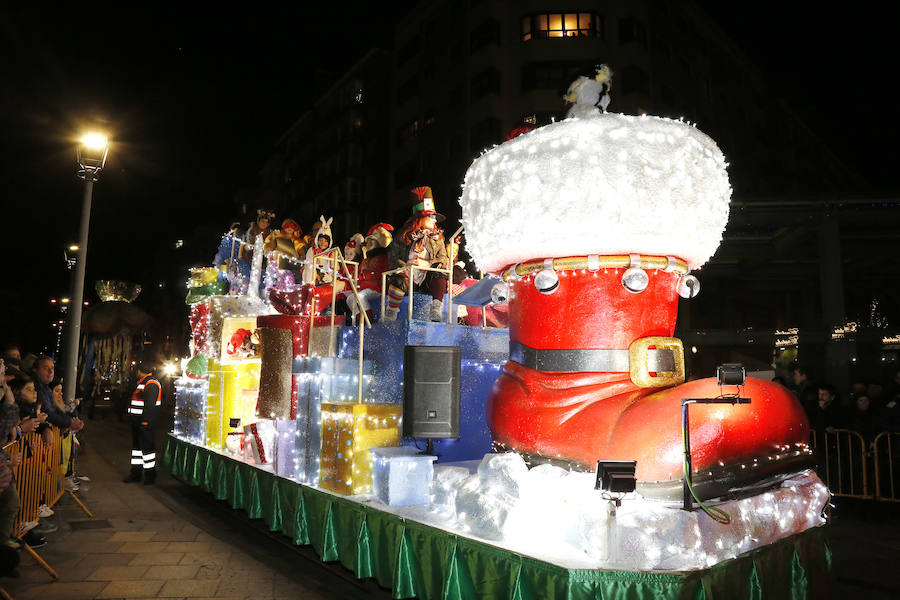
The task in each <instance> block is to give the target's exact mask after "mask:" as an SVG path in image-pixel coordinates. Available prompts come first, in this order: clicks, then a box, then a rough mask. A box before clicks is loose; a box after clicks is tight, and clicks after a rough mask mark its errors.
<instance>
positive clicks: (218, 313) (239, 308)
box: [195, 296, 265, 357]
mask: <svg viewBox="0 0 900 600" xmlns="http://www.w3.org/2000/svg"><path fill="white" fill-rule="evenodd" d="M207 302H208V303H209V309H208V313H209V314H208V316H207V327H208V330H207V334H206V345H207V348H206V354H208V355H209V356H216V357H218V356H220V352H221V351H220V348H219V346H220V342H221V340H222V327H223V326H224V324H225V319H228V318H252V317H254V316H255V315H258V314H259V313H260V312H262V311H264V310H265V306H264V305H263V303H262V301H260V300H259V299H258V298H250V297H248V296H210V298H209V300H207ZM195 306H196V305H195ZM247 329H250V330H251V331H253V330H254V329H256V327H255V326H254V327H252V328H249V327H248V328H247ZM232 333H233V332H232ZM230 337H231V335H230V334H229V338H230ZM225 343H226V344H227V343H228V339H227V338H226V340H225ZM197 350H198V351H199V349H197Z"/></svg>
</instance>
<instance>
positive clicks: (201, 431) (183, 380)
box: [173, 377, 209, 444]
mask: <svg viewBox="0 0 900 600" xmlns="http://www.w3.org/2000/svg"><path fill="white" fill-rule="evenodd" d="M208 393H209V381H207V380H206V379H191V378H190V377H179V378H178V379H177V380H175V425H174V428H173V429H174V431H173V432H174V434H175V436H176V437H179V438H181V439H183V440H187V441H189V442H191V443H194V444H204V443H206V397H207V395H208Z"/></svg>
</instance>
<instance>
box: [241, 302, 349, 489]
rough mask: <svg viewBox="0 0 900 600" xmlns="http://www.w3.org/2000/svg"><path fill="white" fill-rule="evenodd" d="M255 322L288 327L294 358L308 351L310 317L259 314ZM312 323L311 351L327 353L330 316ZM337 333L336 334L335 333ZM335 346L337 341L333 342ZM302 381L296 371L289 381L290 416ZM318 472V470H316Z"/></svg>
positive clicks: (300, 394)
mask: <svg viewBox="0 0 900 600" xmlns="http://www.w3.org/2000/svg"><path fill="white" fill-rule="evenodd" d="M334 322H335V331H336V332H337V331H340V328H339V327H338V326H339V325H341V324H342V323H343V322H344V317H335V319H334ZM256 324H257V326H258V327H259V328H271V329H288V330H290V332H291V343H292V345H293V353H294V355H293V357H294V358H295V359H297V358H301V357H305V356H308V355H309V352H310V318H309V317H300V316H294V315H260V316H259V317H257V318H256ZM312 325H313V336H312V337H313V340H314V343H313V348H312V349H313V351H314V354H315V355H317V356H323V355H325V354H328V350H329V348H328V345H329V344H328V330H329V329H330V326H331V317H321V316H320V317H315V320H314V321H313V322H312ZM335 335H337V334H335ZM335 348H337V343H335ZM302 385H303V383H302V382H301V378H298V377H297V371H296V370H295V371H294V375H293V377H292V381H291V409H290V418H291V419H295V418H297V403H298V402H299V400H298V398H300V397H304V394H305V392H304V391H303V390H302ZM317 472H318V471H317Z"/></svg>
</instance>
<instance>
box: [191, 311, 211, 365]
mask: <svg viewBox="0 0 900 600" xmlns="http://www.w3.org/2000/svg"><path fill="white" fill-rule="evenodd" d="M190 324H191V343H192V345H193V350H194V353H195V354H200V353H203V354H207V355H208V354H209V346H208V345H207V342H208V338H207V336H208V334H209V300H206V301H204V302H198V303H197V304H194V305H193V306H191V315H190Z"/></svg>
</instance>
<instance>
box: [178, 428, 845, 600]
mask: <svg viewBox="0 0 900 600" xmlns="http://www.w3.org/2000/svg"><path fill="white" fill-rule="evenodd" d="M163 465H164V466H166V467H168V468H169V469H170V470H171V472H172V474H173V475H174V476H175V477H177V478H179V479H181V480H182V481H184V482H185V483H188V484H190V485H193V486H197V487H200V488H202V489H203V490H205V491H207V492H209V493H211V494H213V495H214V496H215V497H216V498H218V499H219V500H224V501H226V502H228V503H229V505H230V506H231V507H232V508H235V509H241V510H243V511H245V512H246V513H247V515H248V516H249V517H250V518H251V519H263V520H264V521H265V523H266V524H267V525H268V526H269V528H270V529H271V530H272V531H278V532H281V533H283V534H284V535H286V536H288V537H289V538H291V539H292V540H293V541H294V543H295V544H297V545H311V546H312V547H313V548H314V549H315V551H316V552H317V553H318V555H319V556H320V557H321V559H322V560H323V561H339V562H340V563H341V564H342V565H343V566H344V567H346V568H347V569H349V570H351V571H353V573H355V574H356V576H357V577H358V578H360V579H362V578H374V579H375V580H376V581H377V582H378V583H379V584H380V585H382V586H384V587H386V588H389V589H390V590H391V591H392V592H393V596H394V598H422V599H425V600H472V599H476V598H477V599H497V600H552V599H566V600H600V599H603V600H614V599H615V600H619V599H621V600H633V599H634V600H638V599H644V598H685V599H692V600H693V599H698V600H699V599H707V600H712V599H720V598H721V599H728V600H734V599H738V598H760V599H763V598H764V599H766V600H768V599H770V598H785V599H792V600H799V599H802V598H811V599H812V598H816V599H818V598H829V597H831V590H832V587H833V581H832V578H831V552H830V550H829V548H828V545H827V541H826V535H825V531H826V530H825V527H816V528H813V529H810V530H808V531H805V532H803V533H801V534H798V535H794V536H792V537H789V538H785V539H783V540H780V541H778V542H776V543H774V544H771V545H769V546H766V547H764V548H761V549H759V550H755V551H753V552H750V553H748V554H745V555H743V556H740V557H738V558H735V559H732V560H728V561H725V562H722V563H719V564H717V565H715V566H713V567H710V568H708V569H704V570H701V571H691V572H684V573H647V572H632V571H605V570H589V569H566V568H564V567H560V566H557V565H552V564H549V563H546V562H543V561H540V560H537V559H534V558H529V557H527V556H523V555H521V554H516V553H515V552H512V551H509V550H504V549H501V548H497V547H494V546H491V545H489V544H485V543H482V542H477V541H474V540H471V539H467V538H465V537H462V536H458V535H455V534H453V533H449V532H447V531H443V530H440V529H436V528H434V527H431V526H429V525H423V524H421V523H417V522H415V521H410V520H408V519H405V518H403V517H398V516H396V515H392V514H390V513H386V512H382V511H380V510H377V509H376V508H373V507H371V506H366V505H363V504H359V503H357V502H353V501H351V500H348V499H346V498H342V497H340V496H336V495H334V494H331V493H328V492H324V491H321V490H318V489H315V488H311V487H308V486H305V485H302V484H299V483H297V482H294V481H291V480H288V479H284V478H282V477H279V476H277V475H275V474H273V473H268V472H266V471H263V470H260V469H257V468H256V467H254V466H252V465H248V464H246V463H244V462H241V461H238V460H235V459H233V458H230V457H227V456H224V455H222V454H219V453H218V452H215V451H212V450H209V449H207V448H204V447H202V446H196V445H194V444H191V443H189V442H185V441H183V440H180V439H178V438H176V437H174V436H172V435H170V436H169V438H168V442H167V444H166V450H165V453H164V455H163Z"/></svg>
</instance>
